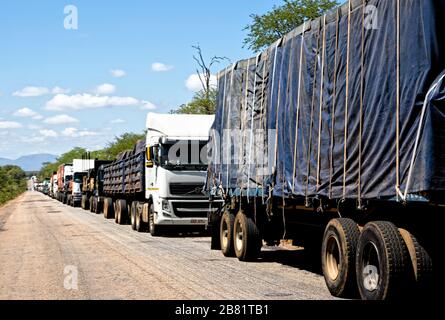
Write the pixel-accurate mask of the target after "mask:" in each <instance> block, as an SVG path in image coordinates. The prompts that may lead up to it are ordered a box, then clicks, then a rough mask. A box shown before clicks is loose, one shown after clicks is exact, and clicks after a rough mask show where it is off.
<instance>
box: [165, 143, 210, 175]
mask: <svg viewBox="0 0 445 320" xmlns="http://www.w3.org/2000/svg"><path fill="white" fill-rule="evenodd" d="M158 152H159V154H158V157H157V158H158V160H159V162H160V165H161V166H162V167H165V168H166V169H169V170H200V171H204V170H206V168H207V163H208V162H207V141H177V142H171V143H166V144H161V145H160V146H159V151H158Z"/></svg>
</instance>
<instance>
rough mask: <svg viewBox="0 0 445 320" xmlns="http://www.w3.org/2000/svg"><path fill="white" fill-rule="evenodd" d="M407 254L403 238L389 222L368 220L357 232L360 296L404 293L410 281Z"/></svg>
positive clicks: (374, 297) (381, 297)
mask: <svg viewBox="0 0 445 320" xmlns="http://www.w3.org/2000/svg"><path fill="white" fill-rule="evenodd" d="M409 265H410V262H409V256H408V250H407V248H406V245H405V242H404V241H403V238H402V236H401V234H400V232H399V230H398V229H397V227H396V226H395V225H394V224H392V223H391V222H386V221H379V222H370V223H368V224H367V225H366V226H365V227H364V228H363V231H362V233H361V235H360V239H359V243H358V247H357V259H356V274H357V283H358V288H359V292H360V296H361V298H362V299H363V300H387V299H396V298H397V299H398V298H402V297H404V294H405V291H406V290H405V288H406V284H407V283H409V273H408V271H409V268H408V267H409Z"/></svg>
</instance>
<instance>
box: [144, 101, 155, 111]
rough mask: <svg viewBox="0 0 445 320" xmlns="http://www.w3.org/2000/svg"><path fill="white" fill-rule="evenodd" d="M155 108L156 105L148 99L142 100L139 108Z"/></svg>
mask: <svg viewBox="0 0 445 320" xmlns="http://www.w3.org/2000/svg"><path fill="white" fill-rule="evenodd" d="M156 108H157V107H156V105H155V104H153V103H151V102H150V101H142V107H141V110H154V109H156Z"/></svg>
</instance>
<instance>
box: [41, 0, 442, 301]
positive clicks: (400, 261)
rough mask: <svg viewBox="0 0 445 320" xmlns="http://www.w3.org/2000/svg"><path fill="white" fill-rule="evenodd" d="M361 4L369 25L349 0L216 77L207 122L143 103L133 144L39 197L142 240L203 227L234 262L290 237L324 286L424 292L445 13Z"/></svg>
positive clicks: (428, 277)
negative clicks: (141, 136)
mask: <svg viewBox="0 0 445 320" xmlns="http://www.w3.org/2000/svg"><path fill="white" fill-rule="evenodd" d="M371 3H372V6H373V7H375V9H377V11H378V12H379V17H380V16H381V17H382V19H381V20H379V21H378V24H379V27H378V28H371V27H369V28H368V26H367V25H366V24H365V23H366V22H367V19H365V16H366V14H367V12H368V11H369V10H370V9H369V8H370V6H369V5H367V4H368V2H363V1H353V0H350V1H348V3H347V4H345V5H343V6H342V7H340V8H338V9H337V10H334V11H332V12H330V13H329V14H327V15H325V16H323V17H322V18H320V19H315V20H313V21H306V22H305V23H304V25H302V26H300V27H299V28H297V29H295V30H294V31H292V32H291V33H289V34H288V35H286V36H285V37H283V38H282V39H280V40H278V41H277V42H276V43H274V44H273V45H272V46H270V47H269V48H267V49H266V50H265V51H264V52H262V53H260V54H258V55H257V56H256V57H254V58H252V59H248V60H244V61H239V62H236V63H235V64H233V65H232V66H229V67H228V68H226V69H224V70H223V71H221V72H220V73H219V74H218V95H217V110H216V116H215V117H213V116H191V115H190V116H189V115H156V114H152V113H150V114H149V115H148V118H147V137H146V141H142V142H140V143H138V144H137V145H136V146H135V147H134V149H133V150H130V151H127V152H124V153H122V154H120V155H119V157H118V158H117V159H116V160H115V161H113V162H107V161H99V160H89V159H86V160H85V159H81V160H73V163H72V164H64V165H61V166H60V167H59V170H58V171H57V172H56V173H54V175H53V177H51V182H50V188H49V189H50V190H49V193H50V195H51V196H53V197H54V198H56V199H58V200H60V201H62V202H64V203H68V204H70V205H73V206H77V205H80V206H81V207H82V208H84V209H89V210H91V211H93V212H96V213H101V212H103V214H104V216H105V217H106V218H114V219H115V221H116V222H117V223H119V224H126V223H130V224H131V226H132V228H133V229H134V230H137V231H145V230H148V231H149V232H150V233H151V234H152V235H154V236H156V235H159V234H161V233H162V229H163V228H167V227H172V226H186V227H191V226H198V227H200V228H204V227H205V226H207V228H208V229H209V231H210V234H211V247H212V249H218V250H221V251H222V253H223V254H224V255H225V256H236V257H237V258H238V259H239V260H241V261H249V260H255V259H257V258H258V257H260V252H261V248H262V246H263V244H264V243H267V244H269V245H275V244H278V243H279V242H280V240H283V239H290V240H292V241H293V243H294V244H297V245H300V246H303V247H305V249H308V250H313V251H314V252H316V253H317V255H320V257H321V263H320V264H321V269H322V271H323V275H324V278H325V281H326V285H327V287H328V289H329V290H330V292H331V293H332V295H334V296H338V297H350V296H357V295H358V294H359V295H360V297H361V298H362V299H388V298H394V297H396V298H397V297H401V296H406V295H414V294H417V293H419V292H425V291H424V290H429V288H430V286H431V284H432V283H433V281H432V279H433V262H432V261H433V258H434V257H435V254H436V255H437V252H434V241H435V239H434V236H435V235H437V233H436V232H435V230H436V229H435V228H438V227H437V226H438V225H440V224H439V223H438V224H435V223H432V221H437V219H439V218H440V217H442V216H443V213H444V212H443V211H444V207H445V202H444V200H443V199H444V195H445V187H444V186H445V166H444V165H443V159H444V153H445V149H444V146H445V134H444V130H443V108H444V102H443V101H445V98H444V97H445V71H444V70H445V63H444V61H445V59H444V55H445V45H444V44H443V32H444V31H443V30H445V28H444V27H443V22H442V20H443V19H442V20H441V18H440V14H441V13H443V10H444V9H445V8H444V5H443V4H442V3H439V2H436V1H433V0H412V1H409V3H405V2H399V1H384V0H374V1H371ZM383 13H386V14H385V15H384V14H383ZM383 17H384V18H383ZM418 39H422V41H419V40H418ZM382 48H383V49H382ZM425 52H430V54H429V55H428V56H425ZM413 79H414V80H413ZM402 93H403V94H402ZM210 129H211V130H210ZM433 133H434V134H433ZM209 137H210V140H209ZM209 141H210V143H209ZM207 153H208V154H207ZM207 160H209V161H208V163H207ZM206 171H207V172H206ZM436 261H437V260H436ZM435 268H436V269H435V270H438V269H440V268H437V266H436V267H435ZM235 281H236V280H235Z"/></svg>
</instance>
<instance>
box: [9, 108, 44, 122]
mask: <svg viewBox="0 0 445 320" xmlns="http://www.w3.org/2000/svg"><path fill="white" fill-rule="evenodd" d="M13 115H14V116H16V117H23V118H33V119H34V120H41V119H43V116H41V115H40V114H38V113H37V112H35V111H34V110H31V109H30V108H26V107H25V108H21V109H19V110H17V111H16V112H14V113H13Z"/></svg>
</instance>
